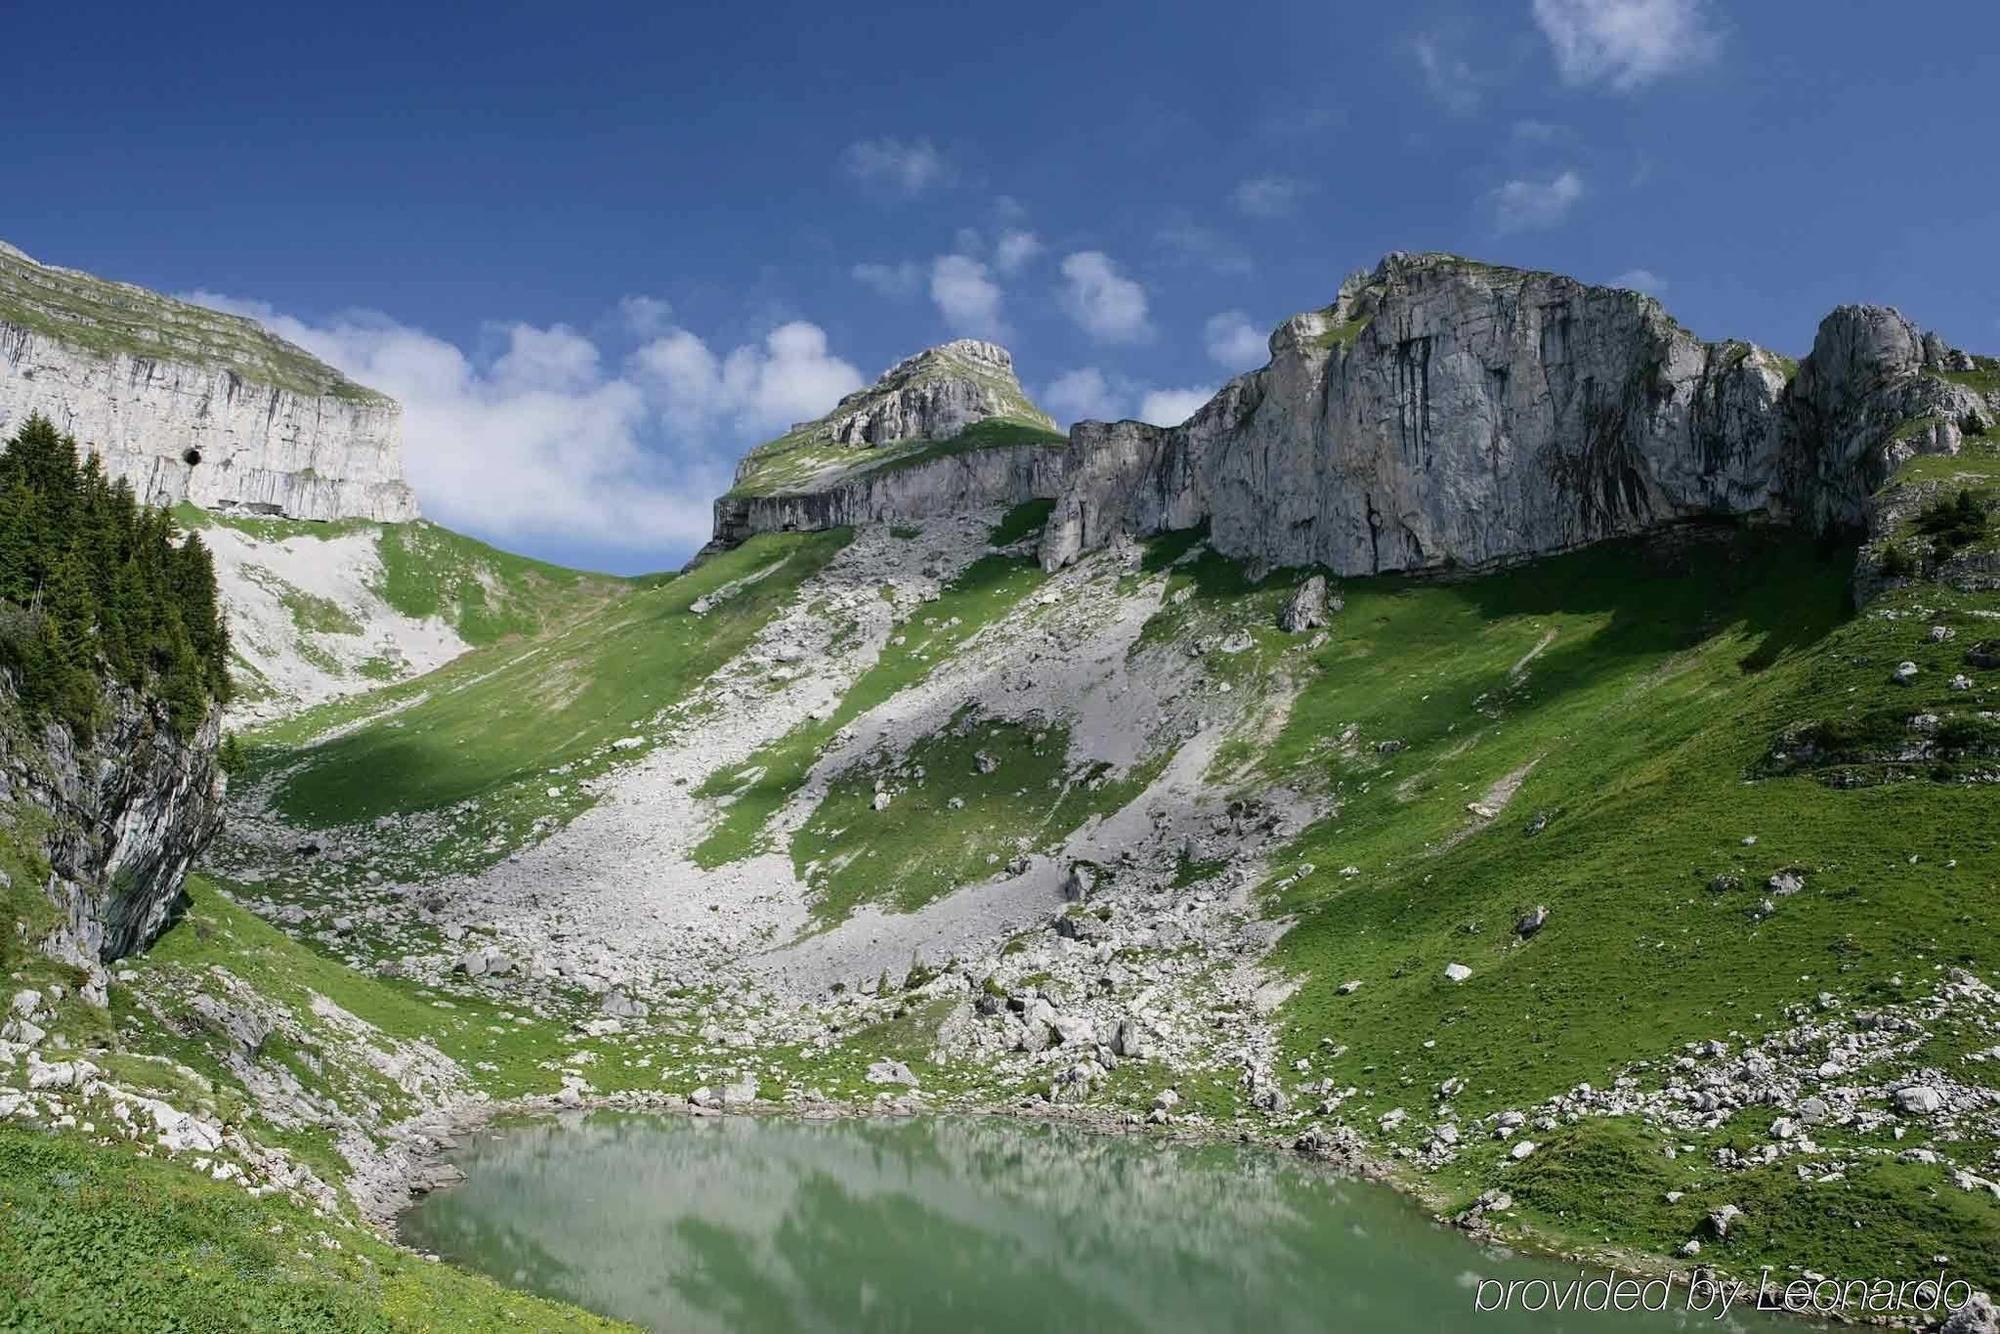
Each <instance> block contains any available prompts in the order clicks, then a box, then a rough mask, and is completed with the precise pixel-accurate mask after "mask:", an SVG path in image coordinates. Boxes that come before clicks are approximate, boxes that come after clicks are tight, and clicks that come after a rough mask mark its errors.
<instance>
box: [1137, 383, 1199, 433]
mask: <svg viewBox="0 0 2000 1334" xmlns="http://www.w3.org/2000/svg"><path fill="white" fill-rule="evenodd" d="M1213 397H1215V390H1213V389H1153V390H1148V391H1147V393H1146V395H1145V397H1143V398H1142V399H1140V400H1139V420H1140V421H1142V422H1151V423H1152V424H1153V425H1155V426H1179V425H1180V424H1181V423H1182V422H1184V421H1186V420H1187V419H1188V418H1189V417H1192V416H1194V414H1195V410H1196V409H1197V408H1199V407H1200V406H1201V405H1202V404H1204V403H1206V402H1208V400H1209V399H1211V398H1213Z"/></svg>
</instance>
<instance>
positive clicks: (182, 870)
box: [0, 678, 226, 963]
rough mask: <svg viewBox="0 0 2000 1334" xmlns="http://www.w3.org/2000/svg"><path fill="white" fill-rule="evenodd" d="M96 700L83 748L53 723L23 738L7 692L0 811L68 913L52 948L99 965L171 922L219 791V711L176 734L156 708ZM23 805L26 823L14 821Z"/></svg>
mask: <svg viewBox="0 0 2000 1334" xmlns="http://www.w3.org/2000/svg"><path fill="white" fill-rule="evenodd" d="M10 689H11V687H8V686H6V685H5V684H4V678H0V691H5V690H10ZM108 703H109V706H110V707H109V710H108V718H107V721H106V722H105V723H104V724H103V725H102V726H101V727H100V728H99V729H98V732H97V734H96V736H95V737H94V738H93V739H92V741H91V742H90V743H89V744H88V745H84V746H79V745H78V744H77V743H76V741H75V740H74V738H73V737H72V736H71V734H70V732H69V731H68V729H66V728H64V727H62V726H60V725H56V724H51V725H49V726H47V727H45V728H42V729H40V731H39V732H38V733H35V734H30V733H29V732H28V730H27V729H26V728H25V727H24V726H23V725H22V724H21V723H20V721H19V719H18V717H17V716H15V715H14V711H13V708H12V701H11V697H10V698H9V699H7V700H6V701H4V705H5V708H4V712H5V714H6V715H7V725H6V726H4V727H0V784H4V789H0V809H4V808H6V807H12V809H13V818H12V819H11V820H10V823H12V824H14V825H15V826H16V827H17V828H20V829H24V830H29V831H39V832H40V834H41V840H42V845H43V849H42V850H43V851H44V853H45V854H46V855H47V857H48V862H49V867H50V871H51V876H50V880H49V884H48V885H47V886H46V888H47V890H48V893H49V896H50V897H51V898H52V899H53V900H55V902H56V903H57V904H58V905H59V906H60V907H61V908H62V909H63V910H64V912H65V913H66V914H67V916H68V922H67V925H66V932H65V935H64V937H63V942H62V945H61V946H59V948H62V949H63V950H64V952H66V953H68V954H70V955H71V956H72V957H74V958H76V959H78V960H79V961H81V960H90V959H94V960H98V961H101V962H104V963H109V962H110V961H112V960H114V959H120V958H123V957H124V956H126V955H128V954H132V953H134V952H136V951H138V950H142V949H144V948H146V946H148V945H150V944H151V943H152V942H153V940H154V939H155V938H156V937H158V935H159V934H160V932H161V931H163V930H165V929H166V927H167V925H168V924H169V923H170V922H171V921H172V919H173V916H174V914H175V912H176V911H177V909H178V908H179V906H180V904H181V902H182V895H183V892H184V890H183V882H184V881H185V880H186V877H187V870H188V867H189V865H190V864H191V863H192V862H193V861H194V859H195V858H196V857H197V856H198V855H199V854H200V853H201V851H202V849H204V848H205V847H207V846H208V842H209V840H210V839H212V838H213V837H214V836H215V834H216V831H217V830H218V829H220V828H221V825H222V798H223V792H224V788H225V786H226V780H225V778H224V776H223V773H222V769H221V766H220V764H219V762H218V760H217V743H218V741H219V739H220V736H221V726H222V719H221V710H219V709H211V710H210V711H209V716H208V719H207V721H206V722H205V723H204V724H203V725H202V726H201V727H200V728H199V729H198V730H197V731H196V732H195V734H194V735H193V736H190V737H181V736H178V735H176V734H175V733H174V731H173V730H172V729H171V728H170V727H169V726H168V725H167V717H166V708H165V706H164V705H162V704H160V703H158V702H157V701H153V700H149V699H147V698H145V697H143V696H141V695H138V694H136V693H134V692H132V691H130V690H125V689H114V690H113V691H111V693H110V695H109V698H108ZM23 806H26V807H29V808H32V809H33V810H34V811H35V812H38V813H39V814H38V817H37V818H35V819H33V820H31V821H29V822H27V823H23V822H22V821H21V820H20V818H19V816H20V814H21V810H22V807H23Z"/></svg>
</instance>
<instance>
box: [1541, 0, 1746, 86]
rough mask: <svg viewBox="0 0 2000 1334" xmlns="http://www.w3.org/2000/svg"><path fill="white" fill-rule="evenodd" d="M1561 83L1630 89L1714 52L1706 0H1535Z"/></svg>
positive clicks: (1716, 43) (1688, 66) (1716, 40)
mask: <svg viewBox="0 0 2000 1334" xmlns="http://www.w3.org/2000/svg"><path fill="white" fill-rule="evenodd" d="M1534 5H1535V22H1536V23H1537V24H1539V25H1540V27H1541V29H1542V34H1543V35H1544V36H1545V37H1547V38H1548V39H1549V47H1550V50H1551V51H1552V52H1553V53H1554V55H1555V59H1556V69H1557V70H1558V71H1559V72H1560V73H1561V74H1562V77H1563V82H1565V83H1570V84H1593V83H1604V84H1608V85H1610V86H1611V87H1612V88H1615V89H1617V90H1618V91H1620V92H1630V91H1631V90H1633V89H1635V88H1639V87H1642V86H1644V85H1645V84H1648V83H1651V82H1653V81H1654V80H1656V79H1659V78H1663V77H1665V76H1666V75H1669V74H1674V73H1678V72H1680V71H1682V70H1685V69H1691V68H1693V67H1694V66H1697V65H1700V64H1702V63H1703V62H1705V61H1707V60H1709V59H1710V58H1711V57H1712V56H1714V54H1715V52H1716V50H1717V48H1718V47H1719V46H1720V44H1721V38H1720V36H1719V35H1718V34H1717V32H1716V29H1715V27H1714V26H1713V24H1712V23H1711V22H1710V19H1709V14H1708V6H1707V0H1534Z"/></svg>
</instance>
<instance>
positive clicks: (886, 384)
mask: <svg viewBox="0 0 2000 1334" xmlns="http://www.w3.org/2000/svg"><path fill="white" fill-rule="evenodd" d="M989 417H1014V418H1017V419H1019V420H1022V421H1027V422H1032V423H1034V424H1037V425H1040V426H1045V427H1047V428H1048V429H1050V430H1054V429H1055V422H1054V421H1052V420H1050V418H1049V417H1048V415H1047V414H1046V413H1044V412H1043V411H1042V410H1041V409H1040V408H1037V407H1036V406H1035V405H1034V404H1033V403H1031V402H1029V401H1028V396H1027V394H1026V393H1024V392H1023V391H1022V389H1021V384H1020V381H1019V380H1017V379H1015V378H1014V358H1013V357H1012V356H1011V355H1009V353H1008V351H1007V349H1006V348H1004V347H1001V346H1000V345H998V344H997V343H985V342H981V341H979V340H978V339H974V338H961V339H959V340H957V341H956V342H951V343H944V344H942V345H940V346H938V347H933V348H927V349H925V350H924V351H922V352H919V353H917V355H916V356H914V357H910V358H907V359H906V360H903V361H900V362H897V363H896V364H895V365H894V366H891V367H890V368H889V369H888V370H887V371H885V372H884V373H883V375H882V378H881V379H879V380H877V381H876V382H875V383H874V384H872V385H870V386H869V387H868V388H866V389H858V390H856V391H855V392H854V393H851V394H849V395H848V396H847V397H846V398H843V399H842V400H840V403H839V404H838V405H837V406H836V407H835V408H834V410H833V411H832V412H830V413H828V414H827V415H826V416H825V417H822V418H821V419H820V425H821V426H822V427H823V429H824V430H825V432H826V435H827V437H828V438H829V439H831V440H833V441H834V442H835V443H837V444H843V445H882V444H889V443H892V442H894V441H897V440H949V439H950V438H951V437H953V436H955V435H957V434H958V433H959V432H960V431H963V430H964V429H965V428H966V427H968V426H970V425H972V424H973V423H974V422H980V421H985V420H986V419H987V418H989Z"/></svg>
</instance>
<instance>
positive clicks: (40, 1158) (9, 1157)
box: [0, 1126, 627, 1334]
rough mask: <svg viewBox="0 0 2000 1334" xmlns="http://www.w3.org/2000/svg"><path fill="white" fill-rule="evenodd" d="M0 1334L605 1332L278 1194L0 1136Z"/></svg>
mask: <svg viewBox="0 0 2000 1334" xmlns="http://www.w3.org/2000/svg"><path fill="white" fill-rule="evenodd" d="M0 1324H4V1325H5V1326H7V1327H8V1328H10V1329H62V1330H73V1331H78V1332H79V1334H82V1332H83V1331H97V1330H103V1331H123V1330H132V1329H147V1330H159V1331H228V1330H243V1331H264V1330H275V1329H283V1330H297V1331H311V1330H325V1331H329V1334H331V1332H333V1331H339V1332H340V1334H349V1332H350V1331H358V1330H382V1331H389V1330H611V1329H624V1328H627V1326H624V1325H622V1324H619V1323H617V1322H614V1321H610V1320H605V1319H603V1318H601V1317H598V1316H593V1315H590V1314H587V1313H585V1312H583V1311H580V1310H577V1309H575V1308H574V1307H567V1306H563V1305H561V1304H559V1303H556V1302H551V1301H546V1300H544V1299H542V1298H539V1297H533V1296H529V1295H527V1294H525V1293H520V1292H514V1291H511V1290H509V1289H507V1288H503V1287H501V1286H500V1285H499V1284H497V1283H494V1282H493V1281H492V1280H490V1279H486V1278H481V1277H479V1276H477V1275H474V1274H469V1273H466V1272H463V1271H461V1270H457V1269H453V1268H452V1267H451V1266H449V1265H442V1264H435V1263H430V1262H427V1261H425V1260H423V1259H422V1258H420V1257H418V1256H416V1255H414V1254H412V1253H411V1252H409V1251H405V1250H400V1249H397V1248H395V1247H392V1246H389V1245H387V1244H386V1243H384V1242H382V1241H379V1240H377V1239H376V1238H375V1237H374V1236H372V1235H371V1234H369V1233H368V1232H366V1231H365V1230H362V1229H359V1228H352V1227H344V1226H339V1225H330V1224H329V1223H328V1222H327V1221H326V1220H324V1219H320V1218H317V1217H315V1216H314V1215H312V1214H311V1213H309V1212H307V1211H305V1210H303V1209H300V1208H298V1207H297V1206H295V1205H292V1204H290V1203H289V1202H287V1201H285V1200H283V1199H282V1198H276V1197H273V1198H267V1199H253V1198H252V1197H251V1196H250V1195H248V1194H246V1193H245V1192H244V1191H243V1189H242V1188H241V1187H240V1186H235V1185H225V1184H218V1183H216V1182H213V1181H210V1180H209V1179H208V1178H207V1177H205V1176H203V1175H202V1174H201V1173H199V1172H196V1171H193V1170H191V1169H189V1168H186V1167H182V1166H178V1165H176V1164H171V1163H165V1162H158V1161H154V1160H151V1159H148V1158H145V1157H142V1156H139V1155H137V1154H134V1153H133V1152H131V1151H130V1150H127V1149H124V1148H119V1147H100V1146H97V1145H93V1144H90V1143H87V1142H85V1141H83V1140H81V1139H79V1138H77V1137H75V1136H72V1135H52V1134H48V1133H45V1132H42V1131H38V1130H34V1129H29V1128H27V1127H20V1126H0Z"/></svg>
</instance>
